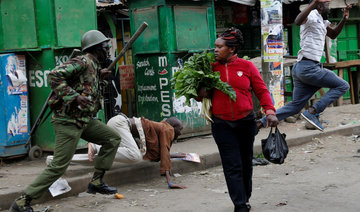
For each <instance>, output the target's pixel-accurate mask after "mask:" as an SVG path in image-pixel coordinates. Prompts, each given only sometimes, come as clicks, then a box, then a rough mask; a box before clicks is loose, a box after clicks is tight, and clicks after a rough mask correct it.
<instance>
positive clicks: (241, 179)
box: [198, 28, 278, 211]
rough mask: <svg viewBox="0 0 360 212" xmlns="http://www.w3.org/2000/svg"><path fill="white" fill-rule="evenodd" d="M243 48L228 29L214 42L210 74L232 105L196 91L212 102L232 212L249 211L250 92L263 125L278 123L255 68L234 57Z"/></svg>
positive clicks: (252, 134)
mask: <svg viewBox="0 0 360 212" xmlns="http://www.w3.org/2000/svg"><path fill="white" fill-rule="evenodd" d="M242 44H243V37H242V34H241V32H240V30H238V29H236V28H230V29H228V30H226V31H225V32H224V33H223V34H221V35H220V36H219V37H218V38H217V39H216V41H215V59H216V63H214V64H212V67H213V71H214V72H216V71H218V72H220V75H221V80H222V81H224V82H227V83H229V84H230V85H231V86H232V87H233V88H234V90H235V91H236V101H232V100H231V99H230V97H229V96H228V95H226V94H225V93H223V92H221V91H219V90H217V89H214V90H213V91H212V94H211V95H210V93H211V91H210V92H209V91H206V90H205V89H204V88H201V89H199V92H198V95H199V97H200V99H201V98H202V97H209V96H211V97H210V98H211V99H212V114H213V117H212V119H213V121H214V123H212V125H211V128H212V134H213V136H214V139H215V142H216V144H217V146H218V149H219V153H220V156H221V161H222V165H223V170H224V175H225V179H226V183H227V187H228V190H229V195H230V197H231V200H232V201H233V203H234V205H235V211H249V210H250V205H249V203H248V202H249V199H250V196H251V191H252V170H253V168H252V158H253V144H254V139H255V134H256V122H255V115H254V112H253V102H252V94H251V91H254V93H255V95H256V97H257V98H258V99H259V101H260V104H261V106H262V108H263V109H264V111H265V113H266V116H267V119H266V120H267V125H268V126H272V127H275V126H276V125H277V124H278V120H277V118H276V116H275V108H274V106H273V102H272V100H271V97H270V93H269V91H268V89H267V88H266V86H265V83H264V81H263V80H262V78H261V75H260V72H259V71H258V70H257V68H256V67H255V65H254V64H253V63H252V62H250V61H247V60H243V59H240V58H238V57H237V54H236V52H237V51H238V50H239V48H240V46H241V45H242ZM198 100H199V98H198Z"/></svg>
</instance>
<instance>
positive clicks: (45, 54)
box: [0, 0, 97, 151]
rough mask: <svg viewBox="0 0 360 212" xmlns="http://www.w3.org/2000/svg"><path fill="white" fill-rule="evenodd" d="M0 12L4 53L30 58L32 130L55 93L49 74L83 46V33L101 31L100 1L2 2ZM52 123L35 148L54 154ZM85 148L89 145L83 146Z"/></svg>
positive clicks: (40, 132) (40, 133) (44, 128)
mask: <svg viewBox="0 0 360 212" xmlns="http://www.w3.org/2000/svg"><path fill="white" fill-rule="evenodd" d="M0 11H1V15H0V53H1V52H21V54H24V55H26V63H27V77H28V85H29V103H30V104H29V107H30V123H31V126H32V125H33V124H34V122H35V120H36V118H37V116H38V115H39V113H40V111H41V108H42V106H43V104H44V102H45V100H46V98H47V97H48V95H49V93H50V91H51V89H50V87H49V86H48V85H47V74H48V73H49V71H50V70H51V69H53V68H54V67H55V66H57V65H60V64H62V63H64V62H66V60H68V59H69V55H70V54H71V52H72V50H73V49H74V48H79V47H80V46H81V36H82V35H83V33H85V32H86V31H88V30H92V29H97V14H96V1H95V0H77V1H72V0H47V1H44V0H26V1H23V0H1V1H0ZM49 120H50V119H48V120H47V121H46V122H45V123H44V124H43V125H41V126H40V127H39V128H38V130H37V131H36V133H35V135H33V136H32V144H33V145H35V144H36V145H39V146H40V147H41V148H43V150H48V151H52V150H53V148H54V141H55V136H54V131H53V128H52V125H51V124H50V121H49ZM82 146H86V143H85V142H80V143H79V147H82Z"/></svg>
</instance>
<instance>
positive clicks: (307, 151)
mask: <svg viewBox="0 0 360 212" xmlns="http://www.w3.org/2000/svg"><path fill="white" fill-rule="evenodd" d="M312 152H313V151H310V150H306V151H304V153H305V154H307V153H312Z"/></svg>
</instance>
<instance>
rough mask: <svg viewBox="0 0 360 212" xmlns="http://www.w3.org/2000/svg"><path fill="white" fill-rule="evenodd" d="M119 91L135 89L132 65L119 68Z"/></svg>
mask: <svg viewBox="0 0 360 212" xmlns="http://www.w3.org/2000/svg"><path fill="white" fill-rule="evenodd" d="M119 71H120V88H121V90H125V89H132V88H135V72H134V65H123V66H119Z"/></svg>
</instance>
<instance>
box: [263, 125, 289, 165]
mask: <svg viewBox="0 0 360 212" xmlns="http://www.w3.org/2000/svg"><path fill="white" fill-rule="evenodd" d="M285 137H286V134H285V133H283V134H281V133H280V131H279V129H278V128H277V127H276V128H275V133H273V128H271V130H270V133H269V136H268V138H266V139H262V140H261V147H262V152H263V154H264V157H265V158H266V159H267V160H268V161H270V162H271V163H276V164H282V163H284V160H285V158H286V156H287V154H288V152H289V148H288V146H287V144H286V141H285Z"/></svg>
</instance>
